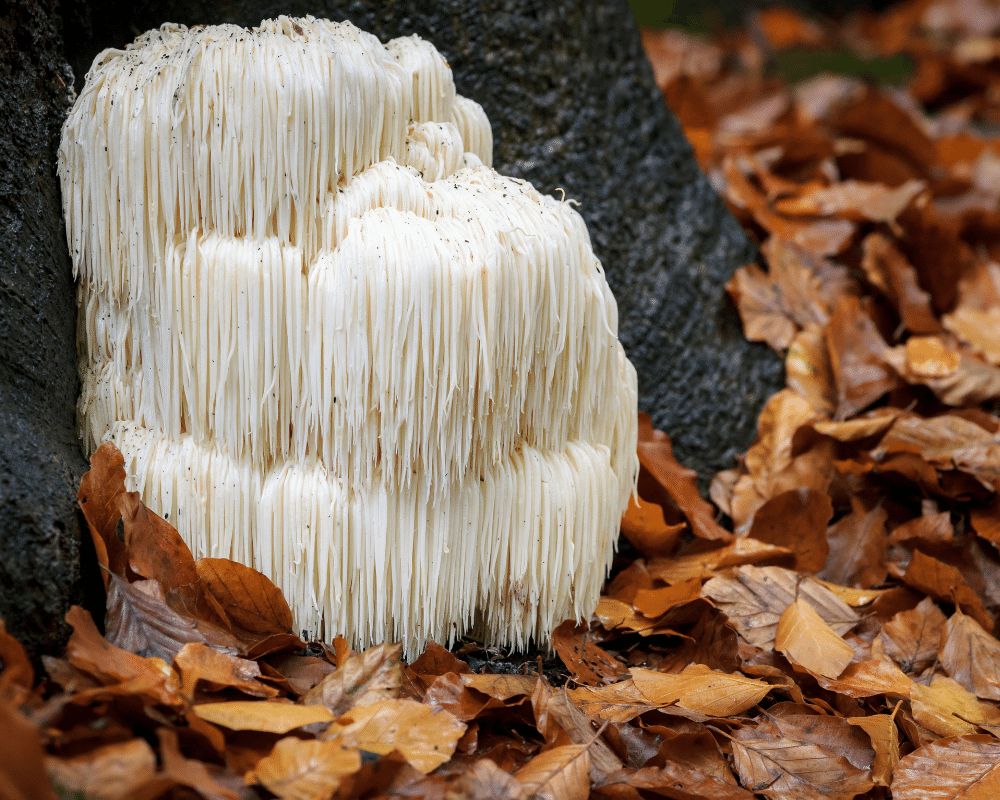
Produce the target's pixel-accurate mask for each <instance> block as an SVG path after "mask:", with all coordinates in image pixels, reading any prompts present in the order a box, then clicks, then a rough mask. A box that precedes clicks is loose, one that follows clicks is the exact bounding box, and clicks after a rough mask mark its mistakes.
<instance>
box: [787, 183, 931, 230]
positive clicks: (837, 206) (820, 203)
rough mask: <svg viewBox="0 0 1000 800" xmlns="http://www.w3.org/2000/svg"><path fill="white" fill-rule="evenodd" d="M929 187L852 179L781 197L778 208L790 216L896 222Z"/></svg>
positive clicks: (918, 184)
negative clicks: (796, 195)
mask: <svg viewBox="0 0 1000 800" xmlns="http://www.w3.org/2000/svg"><path fill="white" fill-rule="evenodd" d="M925 188H926V184H925V183H924V182H923V181H918V180H909V181H907V182H906V183H904V184H902V185H900V186H897V187H895V188H891V187H889V186H886V185H885V184H884V183H867V182H864V181H856V180H851V179H848V180H845V181H840V182H839V183H834V184H832V185H830V186H825V187H815V188H813V189H812V190H811V191H807V192H805V193H803V194H800V195H799V196H798V197H794V198H793V197H789V198H785V199H782V200H778V201H777V202H776V203H775V204H774V207H775V210H776V211H778V212H780V213H782V214H788V215H789V216H799V215H805V216H823V217H841V218H843V219H848V220H851V221H853V222H860V221H862V220H868V221H869V222H887V223H893V222H895V221H896V218H897V217H898V216H899V215H900V214H902V213H903V211H904V210H905V209H906V207H907V206H908V205H909V204H910V203H911V202H912V201H913V198H915V197H916V196H917V195H918V194H920V193H921V192H922V191H923V190H924V189H925Z"/></svg>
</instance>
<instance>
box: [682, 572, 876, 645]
mask: <svg viewBox="0 0 1000 800" xmlns="http://www.w3.org/2000/svg"><path fill="white" fill-rule="evenodd" d="M702 595H703V596H704V597H707V598H708V599H710V600H711V601H712V602H713V603H715V605H717V606H718V607H719V608H720V609H722V611H723V612H725V614H726V616H727V617H729V621H730V622H731V623H732V624H733V625H734V626H735V627H736V630H737V631H738V632H739V634H740V636H742V637H743V638H744V639H746V641H747V642H749V643H750V644H752V645H754V646H755V647H760V648H762V649H765V650H769V649H772V648H773V647H774V637H775V634H776V632H777V629H778V620H780V619H781V615H782V614H783V613H784V612H785V609H787V608H788V607H789V606H790V605H791V604H792V603H793V602H795V598H796V596H797V597H799V598H800V599H802V600H804V601H805V602H806V603H808V604H809V605H810V606H812V607H813V608H814V609H815V610H816V612H817V613H818V614H819V615H820V617H822V619H823V620H824V621H825V622H826V623H827V624H828V625H829V626H830V627H831V628H832V629H833V630H834V631H835V632H836V633H838V634H840V635H843V634H845V633H847V632H848V631H849V630H850V629H851V628H853V627H854V626H855V625H856V624H857V623H858V620H859V619H860V617H859V616H858V614H857V612H856V611H854V610H853V609H852V608H851V607H850V606H849V605H847V603H845V602H844V601H843V600H841V599H840V598H839V597H837V595H836V594H834V593H833V592H831V591H830V590H829V589H828V588H826V587H825V586H823V585H822V584H821V583H819V582H818V581H816V580H813V579H812V578H805V579H803V580H800V576H799V575H798V573H796V572H794V571H792V570H790V569H784V568H783V567H752V566H745V567H739V568H737V569H735V570H733V572H732V573H731V574H728V575H720V576H717V577H715V578H712V579H711V580H710V581H708V583H706V584H705V585H704V586H703V587H702Z"/></svg>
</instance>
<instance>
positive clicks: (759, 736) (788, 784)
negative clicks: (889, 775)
mask: <svg viewBox="0 0 1000 800" xmlns="http://www.w3.org/2000/svg"><path fill="white" fill-rule="evenodd" d="M732 747H733V761H734V763H735V766H736V771H737V772H738V773H739V776H740V780H741V781H742V783H743V785H744V786H746V787H748V788H749V789H750V791H752V792H754V793H755V794H762V795H764V796H765V797H769V798H772V800H786V799H787V800H814V799H815V800H850V799H851V798H853V797H856V796H857V795H859V794H863V793H864V792H867V791H868V790H869V789H870V788H871V787H872V781H871V778H870V777H869V771H868V770H866V769H859V768H857V767H855V766H854V765H852V764H851V763H850V762H849V761H848V760H847V759H846V758H844V757H843V756H841V755H835V754H832V753H830V752H828V751H826V750H824V749H823V748H822V747H820V746H819V745H816V744H812V743H807V742H801V741H797V740H795V739H790V738H788V737H786V736H783V735H782V734H781V733H780V732H778V731H777V730H774V729H773V728H770V729H768V727H759V728H753V727H751V726H749V725H748V726H744V727H742V728H737V729H736V731H734V732H733V735H732Z"/></svg>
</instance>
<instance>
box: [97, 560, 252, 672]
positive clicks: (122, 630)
mask: <svg viewBox="0 0 1000 800" xmlns="http://www.w3.org/2000/svg"><path fill="white" fill-rule="evenodd" d="M107 604H108V608H107V613H106V614H105V620H104V621H105V626H106V628H107V639H108V641H109V642H111V644H113V645H115V646H116V647H120V648H122V649H123V650H127V651H129V652H130V653H136V654H138V655H141V656H150V657H155V658H162V659H163V660H164V661H172V660H173V658H174V656H175V655H177V653H178V652H179V651H180V649H181V648H182V647H183V646H184V645H185V644H188V643H189V642H197V643H201V644H210V645H212V646H213V647H217V648H219V649H221V650H223V651H226V652H229V653H235V652H236V651H237V649H238V647H239V642H237V641H236V640H235V639H234V638H233V637H232V636H230V635H229V634H228V633H227V632H225V631H223V630H221V629H219V628H216V627H214V626H212V625H210V624H208V623H205V622H201V621H199V620H197V619H195V618H194V617H192V616H190V615H188V614H182V613H178V612H177V611H175V610H174V609H172V608H171V607H170V606H169V605H167V599H166V596H165V595H164V592H163V588H162V586H161V584H160V582H159V581H157V580H145V581H136V582H135V583H128V582H127V581H126V580H125V579H124V578H120V577H118V576H117V575H111V576H110V585H109V588H108V598H107Z"/></svg>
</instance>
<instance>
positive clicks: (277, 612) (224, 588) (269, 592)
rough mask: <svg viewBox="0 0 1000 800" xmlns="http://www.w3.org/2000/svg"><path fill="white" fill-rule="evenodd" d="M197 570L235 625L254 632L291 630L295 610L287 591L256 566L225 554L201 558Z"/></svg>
mask: <svg viewBox="0 0 1000 800" xmlns="http://www.w3.org/2000/svg"><path fill="white" fill-rule="evenodd" d="M194 566H195V571H196V574H197V576H198V578H200V579H201V581H202V582H203V585H204V587H205V591H207V592H211V594H212V596H213V597H214V598H215V599H216V600H217V601H218V603H219V605H220V606H222V608H223V609H224V610H225V612H226V615H227V616H228V617H229V619H230V620H232V622H233V623H234V624H235V625H238V626H239V627H241V628H243V629H244V630H246V631H250V632H252V633H261V634H270V633H291V632H292V628H293V626H294V622H293V620H292V612H291V609H290V608H289V607H288V603H287V602H286V601H285V598H284V595H282V593H281V590H280V589H278V587H277V586H275V585H274V584H273V583H271V581H270V580H269V579H268V578H267V577H266V576H265V575H263V574H262V573H260V572H258V571H257V570H255V569H252V568H250V567H247V566H244V565H243V564H239V563H237V562H235V561H229V560H228V559H224V558H202V559H199V560H198V561H197V562H195V565H194Z"/></svg>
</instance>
